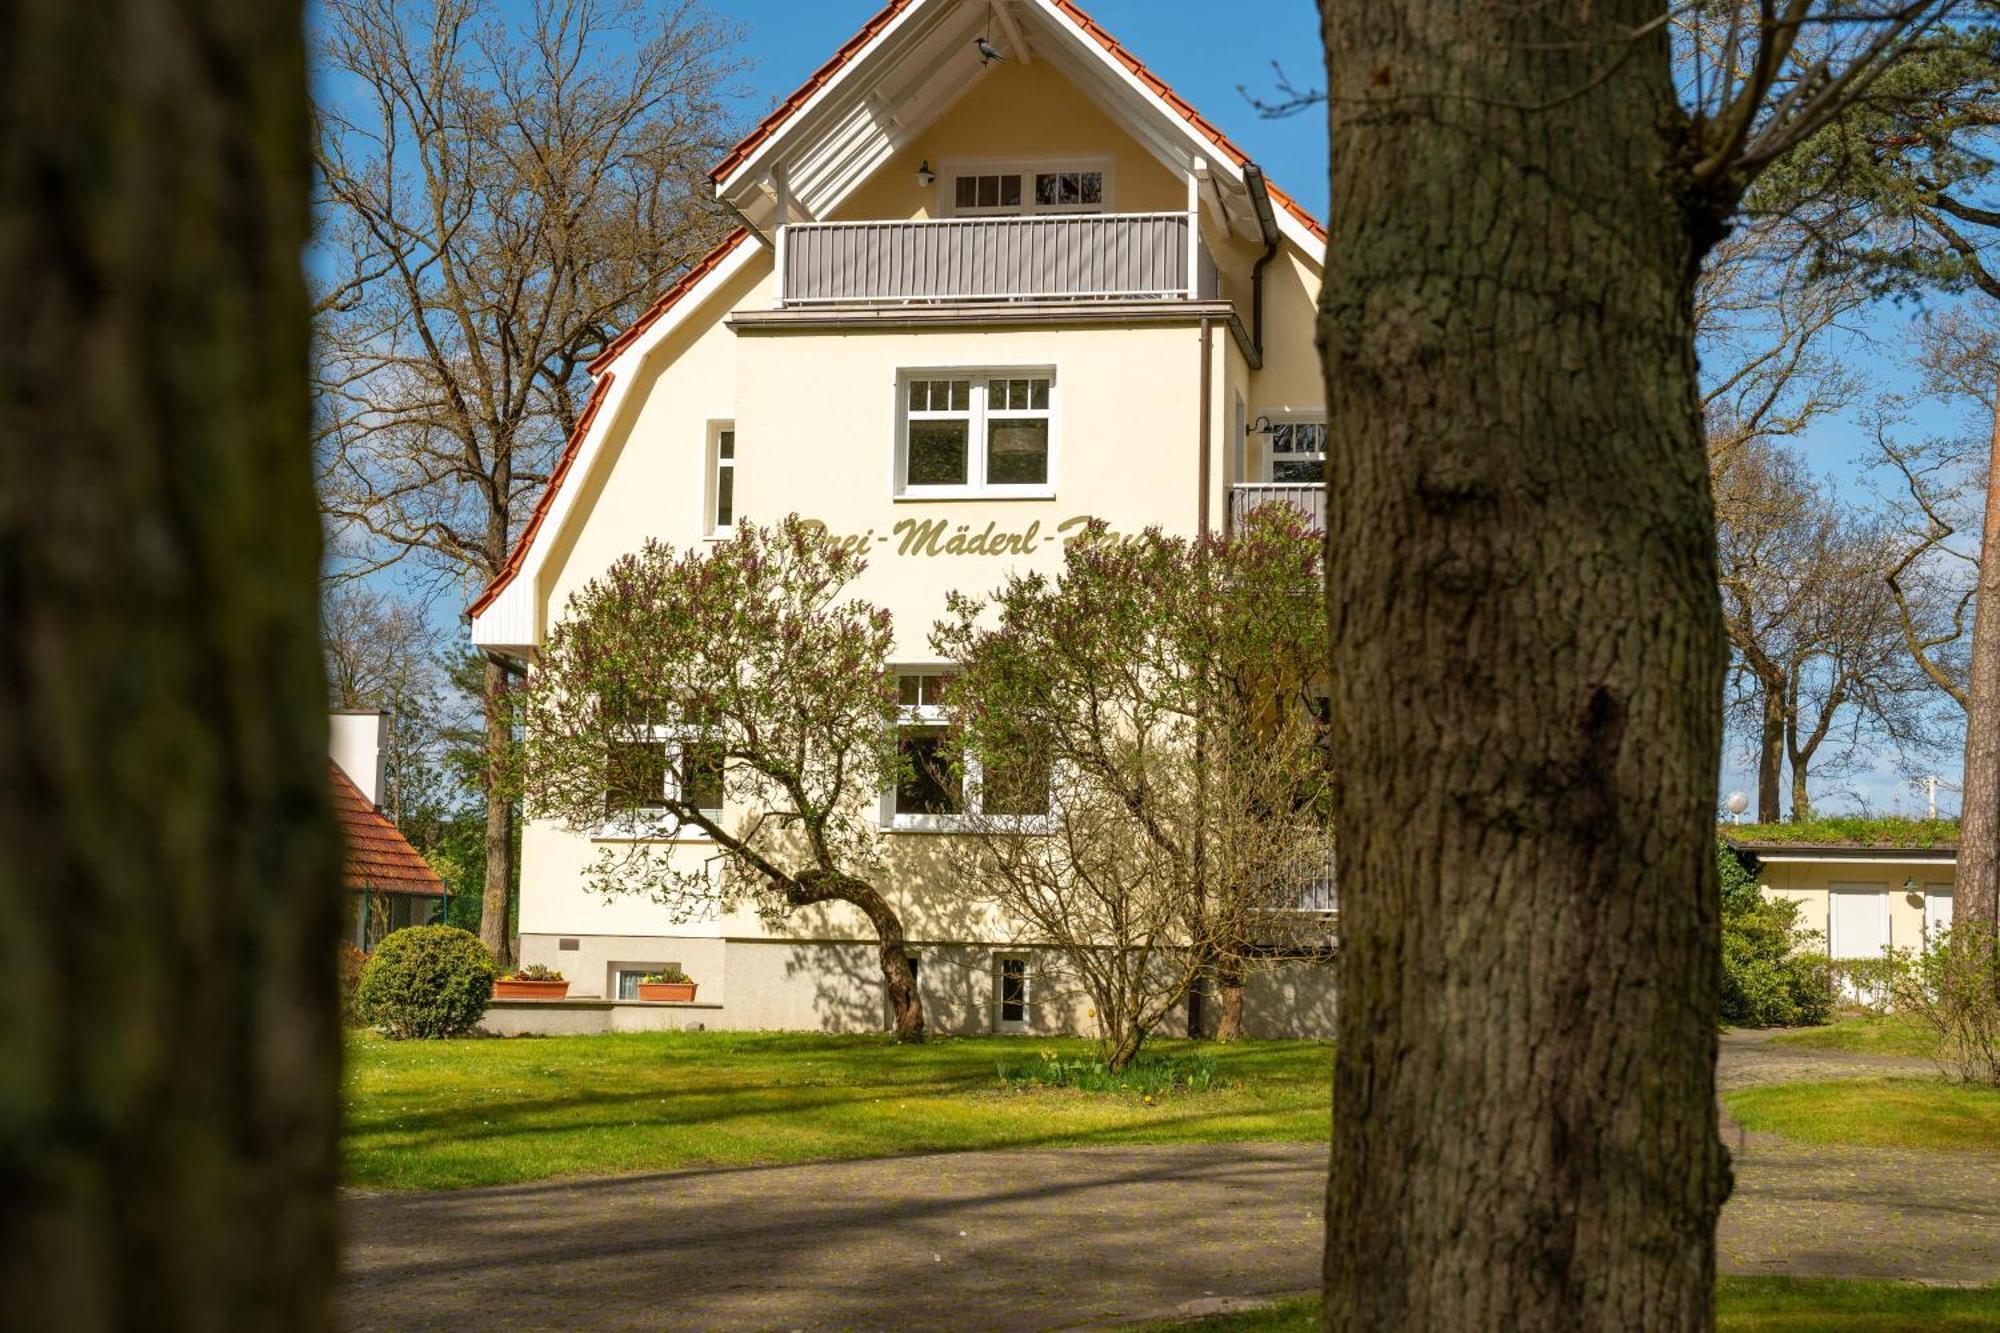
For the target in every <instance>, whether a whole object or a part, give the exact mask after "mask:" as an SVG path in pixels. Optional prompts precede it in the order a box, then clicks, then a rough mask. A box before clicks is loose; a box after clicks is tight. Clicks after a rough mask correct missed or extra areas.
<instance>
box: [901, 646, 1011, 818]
mask: <svg viewBox="0 0 2000 1333" xmlns="http://www.w3.org/2000/svg"><path fill="white" fill-rule="evenodd" d="M952 678H953V673H952V672H950V671H948V670H944V669H942V668H933V669H930V670H923V671H908V672H904V673H903V674H902V675H901V676H900V677H899V679H898V680H897V710H896V711H897V727H896V751H897V754H898V755H899V756H900V757H901V759H902V771H901V772H900V773H899V774H898V776H897V779H896V785H895V787H894V788H893V789H892V790H891V791H890V792H889V793H888V796H887V800H886V807H887V811H886V812H887V814H888V819H887V820H886V821H885V822H886V823H887V824H888V825H889V826H890V827H891V828H899V829H916V830H924V829H931V830H937V829H949V828H952V827H954V826H955V825H957V824H958V822H959V821H960V819H961V817H962V816H964V815H966V814H967V813H976V814H979V815H983V816H994V815H1006V816H1019V817H1021V818H1022V819H1024V820H1025V819H1034V818H1036V817H1039V816H1046V815H1047V814H1048V813H1049V804H1050V800H1049V788H1050V781H1049V779H1050V772H1049V767H1048V765H1047V764H1046V763H1038V762H1033V761H1030V762H1025V763H1018V764H1009V765H1007V766H1004V767H1002V766H999V765H994V764H982V763H980V762H979V761H978V760H977V759H976V758H974V757H971V756H961V755H959V754H958V753H957V752H956V751H955V750H954V749H953V747H952V737H951V733H950V731H949V729H948V727H947V725H946V720H947V715H946V712H945V692H946V690H948V689H949V688H950V686H951V681H952Z"/></svg>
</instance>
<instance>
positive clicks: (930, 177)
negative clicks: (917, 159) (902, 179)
mask: <svg viewBox="0 0 2000 1333" xmlns="http://www.w3.org/2000/svg"><path fill="white" fill-rule="evenodd" d="M936 180H937V173H936V172H935V171H932V170H931V160H930V159H929V158H925V159H924V164H923V165H922V166H920V167H918V168H917V184H918V185H921V186H923V187H924V188H925V189H926V190H928V189H929V188H930V187H931V186H932V184H933V183H935V182H936Z"/></svg>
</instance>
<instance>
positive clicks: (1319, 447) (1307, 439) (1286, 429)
mask: <svg viewBox="0 0 2000 1333" xmlns="http://www.w3.org/2000/svg"><path fill="white" fill-rule="evenodd" d="M1271 480H1272V481H1274V482H1323V481H1325V480H1326V423H1325V422H1324V421H1317V420H1312V419H1305V418H1301V419H1297V420H1291V421H1274V422H1272V424H1271Z"/></svg>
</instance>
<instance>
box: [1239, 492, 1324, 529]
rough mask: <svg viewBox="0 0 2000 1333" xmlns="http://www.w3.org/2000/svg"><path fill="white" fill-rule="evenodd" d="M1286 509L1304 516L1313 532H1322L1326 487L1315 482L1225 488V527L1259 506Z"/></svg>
mask: <svg viewBox="0 0 2000 1333" xmlns="http://www.w3.org/2000/svg"><path fill="white" fill-rule="evenodd" d="M1267 504H1275V505H1289V506H1290V507H1291V508H1293V509H1296V510H1298V511H1299V512H1300V513H1301V514H1304V515H1305V516H1306V520H1307V521H1308V522H1309V523H1311V524H1312V529H1313V531H1314V532H1325V531H1326V487H1325V486H1324V485H1323V484H1321V483H1319V482H1290V481H1260V482H1249V483H1245V484H1240V485H1236V486H1231V487H1230V488H1229V525H1230V527H1232V528H1234V527H1237V526H1239V525H1241V524H1242V522H1243V518H1244V515H1246V514H1248V513H1249V512H1250V511H1251V510H1253V509H1256V508H1258V507H1260V506H1262V505H1267Z"/></svg>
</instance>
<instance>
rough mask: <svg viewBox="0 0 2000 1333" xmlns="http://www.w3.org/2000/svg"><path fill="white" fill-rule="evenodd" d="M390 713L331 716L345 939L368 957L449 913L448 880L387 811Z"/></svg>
mask: <svg viewBox="0 0 2000 1333" xmlns="http://www.w3.org/2000/svg"><path fill="white" fill-rule="evenodd" d="M391 725H392V721H391V719H390V716H389V714H387V713H382V712H372V711H366V710H359V711H356V710H343V711H340V712H336V713H334V714H333V715H332V718H331V719H330V726H329V729H328V742H329V744H328V748H329V751H330V753H329V755H328V759H327V777H328V781H329V782H330V783H331V785H332V788H333V815H334V820H335V822H336V823H337V824H339V826H340V837H341V842H342V844H343V847H344V852H345V859H344V860H343V862H342V870H341V879H342V883H343V884H344V885H345V886H346V888H347V894H348V928H347V939H348V942H349V943H350V944H353V945H354V946H355V947H356V948H358V949H360V950H362V951H363V952H367V951H368V950H369V949H372V948H373V947H374V946H375V944H376V943H377V942H378V941H379V940H381V938H382V937H383V936H384V935H387V934H389V933H390V932H391V931H396V930H401V929H403V928H404V927H405V926H422V925H428V924H430V923H431V922H432V921H433V920H434V919H436V918H438V917H440V916H441V915H442V913H443V911H444V906H445V897H446V889H445V883H444V880H442V879H441V878H439V876H438V873H437V871H435V870H433V869H431V866H430V862H428V861H426V860H424V858H423V854H422V853H420V852H419V851H417V849H416V848H414V847H412V846H411V845H410V842H409V839H407V838H405V837H404V836H403V834H402V830H400V829H398V828H397V827H396V825H395V823H394V822H393V821H392V820H391V819H390V818H389V816H388V815H387V814H386V813H385V812H384V810H383V807H382V796H383V792H384V774H385V769H386V763H387V756H388V741H389V728H390V726H391Z"/></svg>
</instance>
